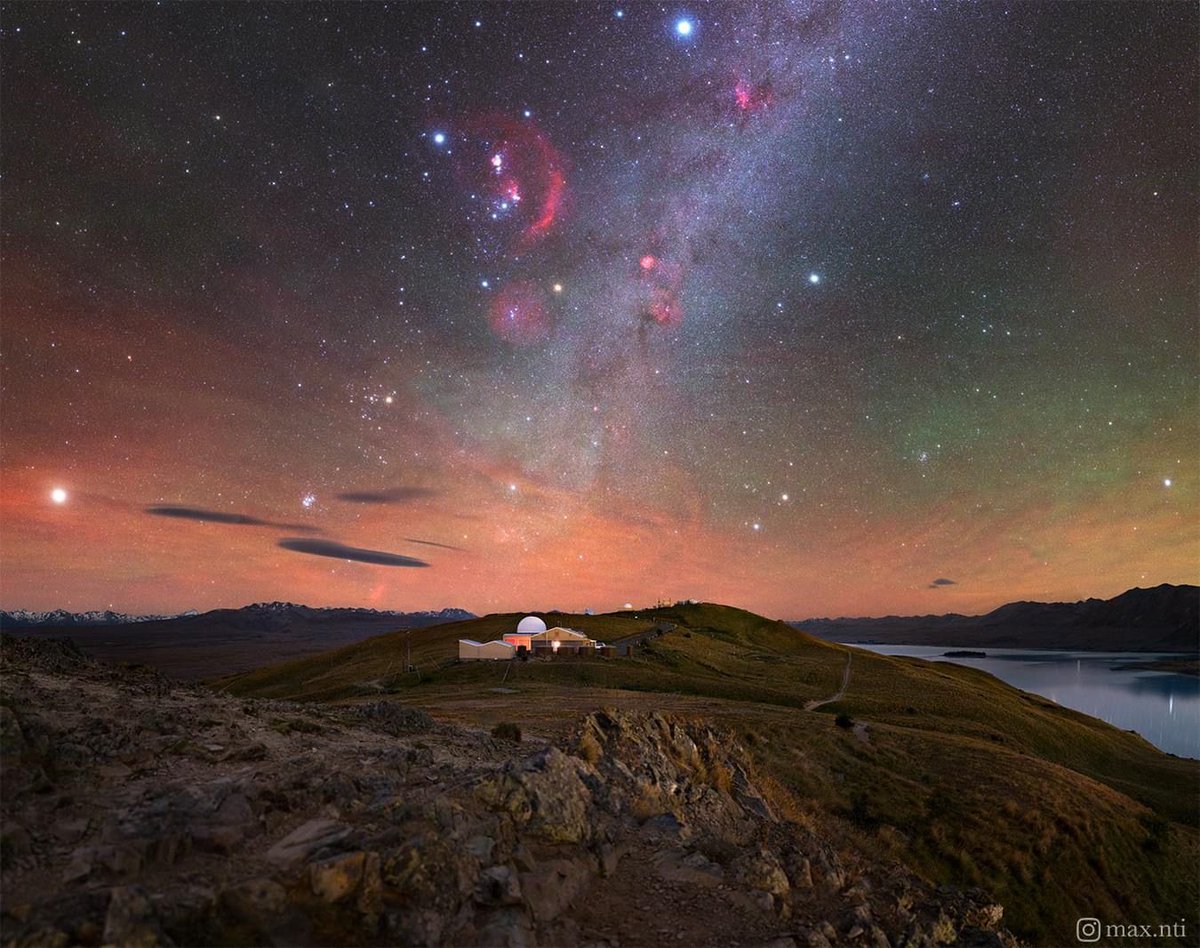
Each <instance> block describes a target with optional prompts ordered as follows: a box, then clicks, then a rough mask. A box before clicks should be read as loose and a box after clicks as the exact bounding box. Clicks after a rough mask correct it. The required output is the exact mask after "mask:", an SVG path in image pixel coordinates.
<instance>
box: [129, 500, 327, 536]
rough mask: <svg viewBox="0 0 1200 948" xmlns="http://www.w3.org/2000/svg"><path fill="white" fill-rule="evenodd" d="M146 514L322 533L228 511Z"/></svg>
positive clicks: (173, 509) (148, 509)
mask: <svg viewBox="0 0 1200 948" xmlns="http://www.w3.org/2000/svg"><path fill="white" fill-rule="evenodd" d="M144 512H145V513H148V514H150V515H151V516H154V517H173V518H175V519H176V520H196V521H199V522H201V523H224V524H229V525H230V526H235V527H273V528H274V529H276V530H291V531H292V532H293V533H320V532H321V531H320V530H318V529H317V528H316V527H310V526H308V525H307V524H303V523H277V522H275V521H274V520H263V519H262V518H261V517H254V516H251V515H250V514H241V513H233V512H231V511H227V510H206V509H204V508H203V507H169V506H154V507H146V508H145V510H144Z"/></svg>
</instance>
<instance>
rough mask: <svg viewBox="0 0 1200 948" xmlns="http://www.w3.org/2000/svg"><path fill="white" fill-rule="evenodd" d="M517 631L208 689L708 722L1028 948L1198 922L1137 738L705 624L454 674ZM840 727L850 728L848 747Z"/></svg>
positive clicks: (456, 717) (654, 619)
mask: <svg viewBox="0 0 1200 948" xmlns="http://www.w3.org/2000/svg"><path fill="white" fill-rule="evenodd" d="M517 618H518V617H517V616H494V617H486V618H484V619H479V620H474V621H473V622H466V623H456V624H453V625H447V626H440V627H437V628H434V629H428V630H420V631H414V632H412V633H411V635H410V636H406V635H405V634H404V633H400V634H396V635H389V636H381V637H379V638H377V639H372V640H369V641H367V642H363V643H359V644H357V645H353V646H349V647H347V648H345V649H341V650H338V651H335V652H331V653H327V654H325V655H322V656H315V657H312V658H308V659H304V660H302V661H299V662H292V663H286V664H283V665H278V666H273V667H269V668H265V669H259V670H257V671H255V672H251V673H248V674H245V675H241V676H235V677H233V678H230V679H226V680H223V681H221V682H219V683H217V684H218V687H219V688H221V689H223V690H227V691H229V692H231V693H233V694H238V695H244V696H261V697H275V698H293V699H299V700H304V701H316V702H325V703H355V702H358V701H362V700H368V699H369V700H378V699H379V698H380V697H385V696H386V697H388V698H390V700H393V701H397V702H402V703H405V704H410V705H414V706H420V707H421V708H423V709H426V710H428V711H429V712H430V713H432V714H434V715H435V716H437V717H439V718H442V719H446V720H453V721H457V722H460V723H464V724H475V725H479V724H482V725H488V726H490V725H491V724H494V723H496V722H498V721H502V720H512V721H516V722H519V723H520V724H521V725H522V726H523V727H525V728H526V729H527V730H528V731H530V732H531V733H535V734H538V735H540V736H543V737H546V738H554V737H561V736H562V735H563V734H564V733H565V730H566V728H567V726H568V722H569V721H570V720H572V719H573V716H575V715H577V714H586V713H589V712H591V711H594V710H595V709H597V708H599V707H605V706H613V707H619V708H624V709H628V710H635V711H644V710H661V711H671V712H674V713H681V714H690V715H702V716H704V717H705V718H706V719H708V720H710V721H713V722H715V723H717V724H718V725H720V726H722V727H726V728H728V729H729V730H731V731H733V732H736V733H737V734H739V735H740V736H741V738H742V739H743V741H744V742H745V744H746V745H747V747H748V748H749V752H750V754H751V756H752V757H753V759H754V761H755V762H756V764H757V765H758V766H759V767H760V768H761V769H762V772H763V774H764V775H765V776H766V779H768V780H769V781H773V782H775V783H776V784H777V785H778V786H780V787H784V788H786V789H787V790H788V791H789V792H791V793H794V794H796V795H797V796H798V797H799V798H800V799H801V800H803V801H804V803H803V807H804V808H806V810H807V812H808V813H810V814H811V815H814V816H820V817H822V818H823V817H835V818H838V819H840V820H843V821H844V822H845V825H846V826H847V833H848V834H850V836H852V837H853V838H854V839H855V840H856V841H857V844H858V845H860V846H862V847H863V848H864V849H865V850H866V851H870V852H873V853H875V854H876V855H877V857H878V858H879V859H881V860H885V861H888V860H898V861H900V862H902V863H904V864H906V865H907V866H909V867H910V868H911V869H913V870H915V871H917V872H920V873H921V874H923V875H924V876H925V877H926V878H928V879H930V880H932V881H936V882H940V883H953V884H959V885H980V886H984V887H985V888H987V889H988V890H990V891H992V892H993V893H995V894H996V895H997V897H999V898H1000V900H1001V901H1003V902H1004V903H1005V905H1006V906H1007V907H1008V915H1007V916H1006V917H1007V918H1009V919H1010V920H1011V923H1012V925H1013V927H1014V930H1016V931H1017V932H1018V933H1019V934H1023V935H1025V936H1026V937H1029V938H1032V939H1034V940H1035V941H1041V942H1047V941H1049V942H1057V941H1061V940H1063V939H1064V938H1067V937H1068V936H1070V935H1071V933H1072V932H1073V928H1072V927H1071V926H1073V925H1074V919H1075V918H1077V917H1079V916H1081V915H1098V916H1103V915H1104V914H1105V913H1106V912H1107V913H1108V914H1109V915H1110V916H1112V917H1128V916H1130V915H1134V914H1138V915H1145V916H1146V917H1152V918H1153V917H1160V916H1164V915H1165V916H1170V915H1171V913H1176V914H1177V915H1178V916H1180V917H1182V916H1185V915H1187V914H1188V912H1190V911H1191V910H1192V908H1193V906H1194V905H1196V904H1198V900H1197V896H1198V895H1200V893H1198V891H1197V886H1196V883H1195V881H1194V873H1193V872H1192V869H1193V868H1194V865H1195V862H1196V859H1197V857H1198V854H1200V838H1198V835H1197V828H1196V824H1197V788H1198V787H1200V763H1197V762H1196V761H1190V760H1182V759H1178V758H1172V757H1170V756H1168V755H1165V754H1162V753H1161V752H1159V751H1158V750H1156V749H1155V748H1154V747H1152V746H1151V745H1150V744H1148V743H1147V742H1146V741H1144V740H1142V739H1141V738H1140V737H1138V736H1136V735H1134V734H1131V733H1127V732H1122V731H1120V730H1117V729H1116V728H1113V727H1111V726H1109V725H1107V724H1104V723H1103V722H1100V721H1097V720H1095V719H1092V718H1089V717H1087V716H1085V715H1082V714H1078V713H1076V712H1073V711H1070V710H1067V709H1064V708H1062V707H1059V706H1058V705H1055V704H1054V703H1053V702H1050V701H1046V700H1044V699H1042V698H1040V697H1037V696H1034V695H1030V694H1026V693H1024V692H1020V691H1018V690H1016V689H1013V688H1011V687H1009V686H1007V685H1004V684H1003V683H1001V682H999V681H998V680H996V679H994V678H992V677H991V676H988V675H986V674H983V673H980V672H976V671H974V670H972V669H968V668H963V667H958V666H951V665H945V664H931V663H926V662H921V661H917V660H912V659H899V658H891V657H885V656H880V655H874V654H872V653H867V652H862V651H859V650H854V649H849V648H846V647H844V646H839V645H835V644H832V643H829V642H824V641H821V640H819V639H815V638H813V637H811V636H808V635H806V634H804V633H802V632H798V631H797V630H794V629H792V628H791V627H789V626H788V625H787V624H785V623H782V622H773V621H771V620H767V619H764V618H762V617H759V616H755V615H753V614H751V613H747V612H744V611H741V610H737V609H731V608H728V607H724V606H716V605H711V604H700V605H688V606H679V607H671V608H666V609H657V610H649V611H645V612H642V613H639V614H636V615H631V614H628V613H619V614H615V615H612V616H554V617H547V619H548V621H554V622H561V623H562V624H565V625H570V626H575V627H578V628H583V629H586V630H587V631H588V632H589V634H591V635H593V636H596V637H598V638H601V639H605V640H609V641H611V640H614V639H616V638H619V637H620V636H621V635H623V634H634V633H635V632H636V631H637V624H638V623H640V624H641V628H642V629H643V630H644V629H646V628H652V627H653V626H654V625H656V624H659V623H667V624H669V625H670V626H672V628H671V631H669V632H666V633H665V634H662V635H660V636H657V637H651V638H650V639H648V640H647V641H646V642H645V643H644V645H643V647H641V648H639V649H638V650H636V651H635V653H634V655H633V656H632V657H630V658H627V659H611V660H604V659H587V660H584V659H580V660H562V659H559V660H554V661H530V662H512V663H496V664H493V663H486V662H481V663H458V662H457V661H456V660H455V658H454V655H455V651H454V647H455V643H456V641H457V639H458V638H459V637H471V638H476V639H485V638H490V637H493V635H494V634H498V633H499V632H500V631H503V630H505V629H508V628H512V627H513V625H514V624H515V622H516V619H517ZM406 638H411V646H412V654H413V661H414V664H416V665H417V671H415V672H413V673H408V672H406V671H405V670H404V669H405V662H404V654H405V652H404V649H405V639H406ZM847 662H851V666H850V669H849V673H850V674H849V680H848V685H847V688H846V690H845V693H844V695H842V696H841V697H840V699H839V700H837V701H834V702H832V703H829V704H826V705H824V706H823V707H821V708H820V709H819V710H818V711H815V712H807V711H805V710H804V709H805V707H806V706H808V705H809V704H810V703H814V702H817V701H819V700H822V699H827V698H829V697H830V696H833V695H835V694H836V693H837V692H838V690H839V686H840V684H841V682H842V681H843V679H844V676H845V675H846V673H847ZM839 714H846V715H849V716H851V717H852V718H853V719H854V721H855V722H856V725H857V726H856V727H854V728H841V727H838V726H837V725H836V723H835V721H834V718H835V716H837V715H839ZM1134 909H1136V911H1134ZM1064 933H1065V934H1064Z"/></svg>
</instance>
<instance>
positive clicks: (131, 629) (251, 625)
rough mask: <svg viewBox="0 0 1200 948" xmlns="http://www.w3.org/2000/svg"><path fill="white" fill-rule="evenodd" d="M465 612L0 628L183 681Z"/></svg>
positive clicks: (354, 612)
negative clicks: (64, 641)
mask: <svg viewBox="0 0 1200 948" xmlns="http://www.w3.org/2000/svg"><path fill="white" fill-rule="evenodd" d="M472 618H474V614H473V613H470V612H467V611H466V610H465V609H440V610H437V611H433V612H430V611H425V612H388V611H381V610H378V609H355V608H314V607H312V606H304V605H297V604H296V603H291V602H259V603H254V604H253V605H249V606H242V607H241V608H240V609H212V610H210V611H208V612H195V611H192V612H185V613H183V614H181V615H178V616H165V617H163V616H133V617H131V616H122V615H120V614H119V613H113V612H87V613H70V612H63V611H61V610H56V611H54V612H47V613H33V612H25V611H14V612H0V629H3V630H4V631H6V632H14V633H16V634H19V635H35V636H39V637H51V638H58V637H63V636H66V637H69V638H71V639H72V640H73V641H74V642H75V644H76V645H78V646H79V647H80V648H81V649H82V650H83V651H84V652H85V653H87V654H88V655H90V656H91V657H93V658H100V659H105V660H109V661H123V662H131V663H135V664H144V665H151V666H153V667H155V668H158V669H159V670H161V671H164V672H166V673H168V674H171V675H175V676H178V677H180V678H204V677H207V676H209V675H224V674H232V673H234V672H239V671H247V670H249V669H251V668H257V667H258V666H259V665H263V664H266V663H269V662H276V661H283V660H284V659H290V658H299V657H301V656H303V655H311V654H312V653H314V652H320V651H324V650H326V649H331V648H337V647H338V646H342V645H349V644H351V643H353V642H359V641H362V640H363V639H366V638H370V637H371V636H373V635H380V634H381V633H384V632H394V631H396V630H399V629H418V628H424V627H426V626H431V625H438V624H441V623H443V622H459V621H462V620H464V619H472Z"/></svg>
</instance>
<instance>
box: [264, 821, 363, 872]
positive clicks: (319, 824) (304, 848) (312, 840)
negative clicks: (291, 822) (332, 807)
mask: <svg viewBox="0 0 1200 948" xmlns="http://www.w3.org/2000/svg"><path fill="white" fill-rule="evenodd" d="M351 832H352V830H351V828H350V827H349V826H347V825H346V824H345V823H341V822H339V821H337V820H309V821H308V822H307V823H305V824H303V825H302V826H299V827H297V828H296V829H295V830H293V831H292V832H290V833H288V835H287V836H285V837H284V838H283V839H281V840H280V841H279V842H277V843H276V844H275V845H274V846H272V847H271V848H270V849H269V850H267V860H268V861H269V862H271V863H272V864H273V865H275V866H276V867H277V868H279V869H293V868H295V867H297V866H299V865H301V864H302V863H304V862H307V861H308V859H309V857H310V856H312V855H313V853H315V852H317V851H318V850H321V849H325V848H326V847H333V846H339V845H341V844H343V843H344V842H345V841H346V840H347V839H348V838H349V836H350V834H351Z"/></svg>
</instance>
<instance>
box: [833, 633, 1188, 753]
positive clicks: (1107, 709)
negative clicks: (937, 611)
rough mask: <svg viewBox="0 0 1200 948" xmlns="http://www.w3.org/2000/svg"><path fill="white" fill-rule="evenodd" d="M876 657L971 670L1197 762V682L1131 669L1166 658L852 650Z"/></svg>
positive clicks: (944, 648)
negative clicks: (921, 660)
mask: <svg viewBox="0 0 1200 948" xmlns="http://www.w3.org/2000/svg"><path fill="white" fill-rule="evenodd" d="M846 644H847V645H854V646H855V648H861V649H867V650H868V651H872V652H878V653H879V654H881V655H902V656H908V657H911V658H924V659H927V660H929V661H941V662H953V663H955V664H957V665H969V666H970V667H971V668H979V669H981V670H983V671H985V672H988V673H989V674H991V675H995V676H996V677H997V678H999V679H1000V680H1001V681H1005V682H1007V683H1008V684H1010V685H1014V686H1016V687H1017V688H1020V689H1022V690H1024V691H1031V692H1033V693H1034V694H1039V695H1041V696H1042V697H1044V698H1049V699H1050V700H1051V701H1054V702H1056V703H1057V704H1061V705H1063V706H1064V707H1067V708H1073V709H1074V710H1076V711H1082V712H1083V713H1084V714H1090V715H1091V716H1092V717H1094V718H1099V719H1100V720H1101V721H1107V722H1108V723H1109V724H1112V725H1114V726H1115V727H1119V728H1122V729H1123V730H1129V731H1136V732H1137V733H1138V734H1140V735H1142V737H1144V738H1146V740H1148V741H1149V742H1150V743H1151V744H1153V745H1155V746H1156V747H1158V748H1160V749H1162V750H1165V751H1167V752H1168V753H1171V754H1177V755H1179V756H1180V757H1200V678H1196V677H1194V676H1192V675H1180V674H1175V673H1173V672H1163V671H1151V670H1148V669H1121V668H1120V666H1121V665H1128V664H1130V663H1131V662H1146V661H1154V660H1156V659H1162V658H1170V657H1173V656H1168V655H1160V654H1157V653H1148V652H1136V653H1135V652H1056V651H1051V650H1049V649H1015V648H983V649H981V648H979V647H977V646H976V647H975V648H974V649H972V650H973V651H985V652H987V658H946V657H944V655H943V653H944V652H948V651H955V650H956V649H958V648H963V649H971V648H972V647H971V646H969V645H965V646H952V645H859V644H857V643H850V642H848V643H846Z"/></svg>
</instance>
